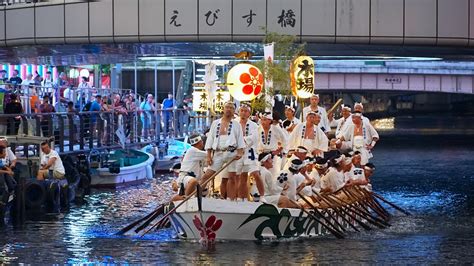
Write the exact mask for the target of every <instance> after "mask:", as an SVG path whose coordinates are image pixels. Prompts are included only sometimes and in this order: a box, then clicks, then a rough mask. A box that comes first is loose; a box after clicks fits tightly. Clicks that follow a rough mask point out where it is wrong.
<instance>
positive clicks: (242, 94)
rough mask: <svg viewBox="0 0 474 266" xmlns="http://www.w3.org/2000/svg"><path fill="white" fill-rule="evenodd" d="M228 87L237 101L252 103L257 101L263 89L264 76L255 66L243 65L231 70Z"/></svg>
mask: <svg viewBox="0 0 474 266" xmlns="http://www.w3.org/2000/svg"><path fill="white" fill-rule="evenodd" d="M227 83H228V84H229V85H227V87H228V88H229V92H230V94H231V95H232V97H234V99H236V100H237V101H241V102H242V101H251V100H253V99H255V98H256V97H257V96H258V95H259V94H260V92H261V91H262V88H263V74H262V72H261V71H260V69H258V68H257V67H255V66H254V65H251V64H247V63H241V64H238V65H236V66H234V67H233V68H231V69H230V70H229V73H228V74H227Z"/></svg>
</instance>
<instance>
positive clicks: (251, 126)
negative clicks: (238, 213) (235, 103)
mask: <svg viewBox="0 0 474 266" xmlns="http://www.w3.org/2000/svg"><path fill="white" fill-rule="evenodd" d="M251 109H252V108H251V107H250V105H248V104H247V103H242V104H241V105H240V108H239V118H238V119H236V121H237V122H238V123H239V124H240V126H241V128H242V132H243V134H244V141H245V145H246V147H245V152H244V156H243V157H242V158H241V159H240V160H239V161H238V162H237V173H238V174H239V185H238V187H239V192H238V194H237V200H238V201H241V200H244V201H245V200H246V199H247V197H248V195H249V191H248V183H247V179H248V176H249V174H250V176H252V177H253V179H254V180H255V183H256V185H257V189H258V193H259V195H261V197H263V195H264V194H265V191H264V187H263V182H262V180H261V178H260V171H259V167H258V160H257V159H258V158H257V156H258V154H257V145H258V125H257V124H256V123H255V122H253V121H251V120H250V119H249V117H250V114H251ZM260 200H262V198H261V199H260Z"/></svg>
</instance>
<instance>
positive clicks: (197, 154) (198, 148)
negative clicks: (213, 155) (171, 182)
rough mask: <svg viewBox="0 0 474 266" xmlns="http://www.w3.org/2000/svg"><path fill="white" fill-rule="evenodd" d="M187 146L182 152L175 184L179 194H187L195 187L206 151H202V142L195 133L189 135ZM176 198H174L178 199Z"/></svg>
mask: <svg viewBox="0 0 474 266" xmlns="http://www.w3.org/2000/svg"><path fill="white" fill-rule="evenodd" d="M189 144H191V148H189V149H188V150H187V151H186V153H185V154H184V157H183V160H182V161H181V166H180V168H179V174H178V178H177V179H176V184H177V186H178V195H179V196H181V197H182V196H186V197H187V196H189V195H190V194H191V193H192V192H193V191H194V190H195V189H196V185H197V184H198V181H199V180H200V179H201V176H202V174H203V173H202V169H203V167H204V164H205V162H206V158H207V153H206V152H205V151H204V142H203V140H202V138H201V136H200V135H198V134H195V135H192V136H191V137H189ZM180 199H182V198H176V199H174V200H180Z"/></svg>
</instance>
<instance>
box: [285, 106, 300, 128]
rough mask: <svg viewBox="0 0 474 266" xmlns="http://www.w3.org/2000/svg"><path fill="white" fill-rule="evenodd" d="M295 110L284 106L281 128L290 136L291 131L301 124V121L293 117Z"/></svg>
mask: <svg viewBox="0 0 474 266" xmlns="http://www.w3.org/2000/svg"><path fill="white" fill-rule="evenodd" d="M295 112H296V110H295V108H294V107H291V106H289V105H286V106H285V116H286V119H285V120H284V121H283V123H282V124H283V128H284V129H285V130H286V131H287V132H288V134H290V133H291V132H292V131H293V129H295V127H296V126H297V125H299V124H301V121H300V120H299V119H298V118H296V117H295Z"/></svg>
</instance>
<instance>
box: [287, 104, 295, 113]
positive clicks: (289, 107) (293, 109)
mask: <svg viewBox="0 0 474 266" xmlns="http://www.w3.org/2000/svg"><path fill="white" fill-rule="evenodd" d="M285 109H290V110H291V111H293V112H295V108H294V107H291V106H289V105H285Z"/></svg>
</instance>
